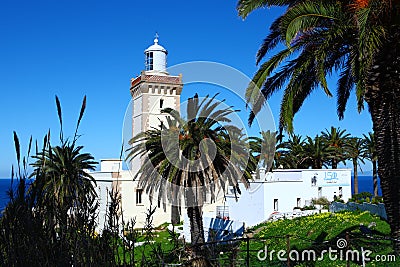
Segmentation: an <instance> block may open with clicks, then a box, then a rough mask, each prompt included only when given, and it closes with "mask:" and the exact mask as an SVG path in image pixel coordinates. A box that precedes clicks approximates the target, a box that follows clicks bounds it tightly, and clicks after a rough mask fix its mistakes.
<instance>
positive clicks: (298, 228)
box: [240, 212, 400, 266]
mask: <svg viewBox="0 0 400 267" xmlns="http://www.w3.org/2000/svg"><path fill="white" fill-rule="evenodd" d="M368 226H370V228H368ZM361 228H363V230H364V232H368V235H366V234H365V233H362V232H361ZM250 231H251V232H253V233H255V234H254V239H250V241H249V247H250V258H251V263H252V264H251V265H252V266H264V265H265V264H266V262H268V264H269V266H281V265H282V261H280V260H278V257H277V252H278V251H279V250H284V251H288V245H289V246H290V251H293V250H296V251H298V252H299V253H300V254H299V259H300V260H299V261H297V262H296V266H346V261H345V260H340V258H341V257H342V259H345V258H346V250H339V249H338V247H337V241H338V239H339V238H342V239H343V240H345V242H347V243H348V246H347V248H348V249H351V250H357V251H359V252H360V253H361V251H362V249H363V250H364V251H365V250H370V251H371V252H372V254H371V255H370V256H369V257H370V258H371V259H375V258H376V256H377V255H384V257H388V255H394V254H393V253H394V252H393V249H392V242H391V241H390V240H388V239H387V238H388V237H389V234H390V227H389V225H388V223H387V222H385V221H383V220H381V219H380V218H379V217H377V216H374V215H371V214H370V213H369V212H340V213H321V214H316V215H311V216H307V217H300V218H295V219H292V220H279V221H275V222H267V223H263V224H260V225H258V226H256V227H253V228H252V229H250ZM346 233H347V235H346ZM346 238H347V239H346ZM246 246H247V244H246V242H243V243H242V245H241V248H240V250H241V253H240V257H242V258H245V257H246V255H245V252H246ZM265 248H267V252H268V253H267V259H266V260H265V261H260V260H259V259H258V257H257V253H258V252H259V251H260V250H265ZM329 248H331V249H334V250H337V251H336V252H333V251H332V255H333V256H335V255H337V259H336V260H331V259H330V258H329V255H328V254H325V256H324V257H323V260H316V261H301V253H302V251H304V250H313V251H315V252H316V255H317V258H318V255H320V253H322V251H323V250H327V251H328V250H329ZM273 250H274V251H275V252H273V253H272V258H271V259H272V260H270V255H271V251H273ZM340 253H344V254H340ZM260 255H261V256H263V255H264V254H260ZM292 255H293V257H294V258H296V257H297V256H296V254H295V253H294V252H293V254H292ZM305 255H306V258H307V254H305ZM341 255H342V256H341ZM285 256H287V255H286V254H285ZM350 258H351V255H350ZM354 258H355V259H356V255H355V256H354ZM332 259H334V258H332ZM361 259H362V258H361V256H360V258H359V260H358V261H357V260H354V261H351V264H350V266H360V265H359V264H361V263H362V261H361ZM390 260H392V259H390ZM284 263H286V262H284ZM292 263H294V262H293V261H292ZM367 266H400V261H399V260H397V261H395V262H385V263H382V262H377V261H371V262H369V263H367Z"/></svg>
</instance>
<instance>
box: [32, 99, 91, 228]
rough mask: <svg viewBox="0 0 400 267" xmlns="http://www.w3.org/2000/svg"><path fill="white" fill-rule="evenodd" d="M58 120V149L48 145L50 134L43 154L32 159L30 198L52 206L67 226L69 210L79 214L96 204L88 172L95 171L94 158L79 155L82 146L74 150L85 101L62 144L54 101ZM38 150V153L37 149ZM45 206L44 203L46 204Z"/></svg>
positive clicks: (58, 105) (37, 153)
mask: <svg viewBox="0 0 400 267" xmlns="http://www.w3.org/2000/svg"><path fill="white" fill-rule="evenodd" d="M56 103H57V109H58V116H59V120H60V125H61V130H60V142H61V145H58V146H54V147H53V146H51V145H50V133H49V134H48V135H47V136H46V137H45V142H44V143H45V144H44V147H43V149H42V151H37V152H36V155H35V156H33V158H34V159H36V161H35V162H34V163H32V164H31V165H32V166H33V167H34V171H33V173H32V175H31V176H32V177H35V182H34V183H33V184H32V188H31V191H32V194H37V193H38V192H41V193H43V194H42V195H39V194H38V195H35V196H34V198H32V199H33V200H34V201H38V200H39V201H44V204H45V205H47V206H50V205H53V208H54V209H55V210H54V211H56V212H55V215H56V216H58V217H59V218H60V220H61V224H62V225H63V226H67V217H68V216H67V215H68V214H67V213H68V212H71V209H76V210H79V209H81V208H83V207H85V208H87V207H91V206H92V205H93V202H94V200H95V196H96V192H95V189H94V188H95V184H96V181H95V180H94V178H93V177H92V176H91V175H90V174H89V173H88V172H87V171H88V170H94V169H95V164H97V162H95V161H94V158H93V156H92V155H90V154H89V153H82V149H83V146H77V145H76V141H77V139H78V135H77V131H78V128H79V124H80V121H81V119H82V116H83V114H84V111H85V107H86V97H85V98H84V99H83V103H82V107H81V112H80V116H79V119H78V122H77V125H76V130H75V134H74V136H73V139H72V140H71V141H70V140H64V137H63V131H62V115H61V105H60V102H59V100H58V97H56ZM37 150H38V149H37ZM46 202H47V203H46Z"/></svg>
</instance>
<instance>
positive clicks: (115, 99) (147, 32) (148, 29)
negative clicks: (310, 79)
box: [0, 0, 372, 177]
mask: <svg viewBox="0 0 400 267" xmlns="http://www.w3.org/2000/svg"><path fill="white" fill-rule="evenodd" d="M235 7H236V1H226V0H224V1H222V0H214V1H211V0H204V1H158V0H155V1H119V0H116V1H102V0H97V1H91V0H90V1H87V0H80V1H77V0H68V1H66V0H57V1H54V0H48V1H43V0H37V1H21V0H3V1H1V3H0V36H1V42H0V92H1V94H2V96H1V98H0V111H1V116H0V177H9V175H10V169H11V164H15V153H14V144H13V138H12V132H13V131H14V130H15V131H16V132H17V133H18V135H19V137H20V142H21V144H22V148H23V150H24V151H25V150H26V147H27V143H28V141H29V137H30V136H31V135H32V136H33V138H34V139H38V140H39V141H40V142H41V140H42V139H43V136H44V135H45V134H46V132H47V131H48V129H51V131H52V142H53V144H56V143H57V138H56V137H57V135H58V130H59V126H58V118H57V112H56V107H55V101H54V97H55V95H58V97H59V98H60V100H61V104H62V108H63V115H64V122H65V129H64V132H65V134H66V135H72V134H73V131H74V127H75V123H76V119H77V117H78V113H79V109H80V104H81V100H82V98H83V96H84V95H86V96H87V110H86V113H85V116H84V118H83V120H82V126H81V128H80V133H81V134H82V137H81V138H80V144H82V145H84V146H85V151H86V152H90V153H92V154H93V155H94V156H95V158H96V159H97V160H99V159H101V158H116V157H118V156H119V152H120V149H121V140H122V137H121V136H122V124H123V117H124V113H125V109H126V107H127V106H128V104H129V100H130V94H129V87H130V79H131V78H132V77H135V76H137V75H138V74H139V73H140V71H141V70H143V68H144V66H143V63H144V55H143V50H144V49H146V48H147V47H148V46H149V45H151V44H152V42H153V37H154V34H155V32H156V31H157V32H158V33H159V35H160V44H161V45H163V46H164V47H166V48H167V49H168V52H169V54H168V64H169V66H172V65H175V64H179V63H184V62H189V61H196V60H205V61H214V62H219V63H223V64H226V65H229V66H231V67H233V68H236V69H238V70H239V71H241V72H243V73H245V74H246V75H248V76H250V77H251V76H252V75H253V74H254V73H255V71H256V70H257V67H256V66H255V54H256V52H257V49H258V47H259V45H260V43H261V41H262V40H263V38H264V37H265V36H266V35H267V33H268V27H269V24H270V22H271V21H272V20H273V19H274V18H275V17H276V16H277V14H279V12H280V10H279V9H262V10H258V11H256V12H254V13H253V14H251V15H250V16H249V17H248V18H247V19H246V20H245V21H243V20H242V19H241V18H239V17H238V15H237V12H236V9H235ZM334 85H335V84H334V82H332V83H331V90H332V91H334V90H335V87H334ZM205 91H206V90H204V89H203V90H202V88H201V85H199V88H198V92H199V94H200V95H201V94H203V95H205V94H206V93H207V92H205ZM193 92H194V90H193V89H191V90H190V91H187V92H185V89H184V91H183V94H182V99H186V98H187V97H189V96H192V95H193ZM228 102H229V100H228ZM335 102H336V100H335V98H331V99H329V98H327V97H326V96H325V95H324V94H323V93H322V91H320V92H315V93H314V94H313V95H312V96H311V97H310V98H309V99H307V100H306V102H305V105H304V107H303V108H302V109H301V110H300V112H299V114H298V115H296V117H295V122H294V126H295V131H296V132H297V133H300V134H303V135H312V136H314V135H315V134H317V133H319V132H320V131H321V130H323V129H325V128H329V127H330V126H332V125H333V126H339V127H341V128H344V129H347V130H348V131H349V132H350V133H351V134H353V135H356V136H361V135H362V134H363V133H367V132H368V131H371V128H372V126H371V125H372V124H371V120H370V116H369V114H368V112H367V111H364V112H362V113H361V114H358V112H357V111H356V108H355V98H354V96H352V98H351V99H350V101H349V105H348V109H347V110H348V111H347V112H346V114H345V119H344V120H343V121H339V120H338V118H337V116H336V107H335ZM279 103H280V94H277V95H275V96H274V97H273V98H272V99H271V100H270V102H269V105H270V107H271V110H272V112H273V114H274V116H275V117H277V116H278V111H279ZM236 108H239V109H243V107H236ZM366 169H368V167H367V168H366Z"/></svg>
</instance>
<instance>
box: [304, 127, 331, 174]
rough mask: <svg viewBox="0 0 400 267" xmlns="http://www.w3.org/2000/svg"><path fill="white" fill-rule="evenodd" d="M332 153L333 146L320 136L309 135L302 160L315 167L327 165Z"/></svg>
mask: <svg viewBox="0 0 400 267" xmlns="http://www.w3.org/2000/svg"><path fill="white" fill-rule="evenodd" d="M331 155H332V148H331V147H329V146H328V145H327V144H326V143H324V140H323V138H322V137H320V136H318V135H317V136H315V138H314V139H313V138H311V137H310V136H307V138H306V141H305V143H304V149H303V153H302V155H301V160H302V161H303V162H304V163H306V164H308V165H309V166H311V168H313V169H322V167H326V166H327V163H328V162H329V160H330V158H331Z"/></svg>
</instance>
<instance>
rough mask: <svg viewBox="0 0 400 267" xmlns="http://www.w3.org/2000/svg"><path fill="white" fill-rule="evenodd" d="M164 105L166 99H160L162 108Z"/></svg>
mask: <svg viewBox="0 0 400 267" xmlns="http://www.w3.org/2000/svg"><path fill="white" fill-rule="evenodd" d="M163 106H164V99H160V108H163Z"/></svg>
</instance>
